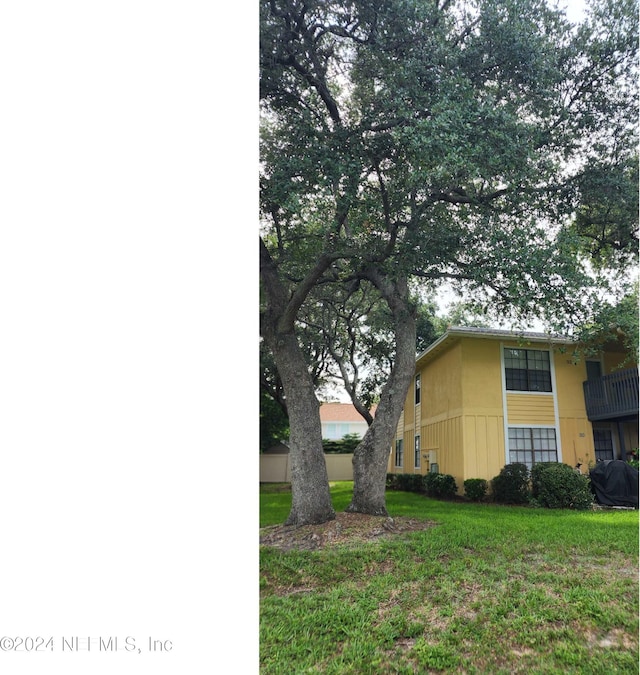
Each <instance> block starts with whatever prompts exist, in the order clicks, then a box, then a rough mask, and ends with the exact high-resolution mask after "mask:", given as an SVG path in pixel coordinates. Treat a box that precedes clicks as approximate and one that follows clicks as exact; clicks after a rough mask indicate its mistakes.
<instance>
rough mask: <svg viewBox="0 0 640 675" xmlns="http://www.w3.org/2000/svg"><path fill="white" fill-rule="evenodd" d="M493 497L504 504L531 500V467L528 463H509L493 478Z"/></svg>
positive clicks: (522, 502)
mask: <svg viewBox="0 0 640 675" xmlns="http://www.w3.org/2000/svg"><path fill="white" fill-rule="evenodd" d="M491 491H492V493H493V498H494V500H495V501H497V502H501V503H503V504H526V503H527V502H528V501H529V469H527V466H526V464H519V463H517V462H516V463H514V464H507V465H506V466H503V467H502V469H501V470H500V473H499V474H498V475H497V476H496V477H495V478H493V479H492V480H491Z"/></svg>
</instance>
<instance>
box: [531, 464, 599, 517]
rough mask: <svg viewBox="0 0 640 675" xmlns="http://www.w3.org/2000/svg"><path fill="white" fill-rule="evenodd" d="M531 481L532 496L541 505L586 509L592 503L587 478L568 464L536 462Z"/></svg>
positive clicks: (555, 507) (552, 507)
mask: <svg viewBox="0 0 640 675" xmlns="http://www.w3.org/2000/svg"><path fill="white" fill-rule="evenodd" d="M531 483H532V493H533V497H534V499H535V500H536V501H537V502H538V504H540V505H541V506H546V507H547V508H550V509H576V510H578V511H586V510H587V509H590V508H591V506H592V504H593V495H592V493H591V487H590V483H589V479H588V478H587V476H583V475H581V474H579V473H578V472H577V471H575V469H573V468H572V467H570V466H569V465H568V464H560V463H558V462H549V463H544V464H536V465H535V466H534V467H533V469H532V471H531Z"/></svg>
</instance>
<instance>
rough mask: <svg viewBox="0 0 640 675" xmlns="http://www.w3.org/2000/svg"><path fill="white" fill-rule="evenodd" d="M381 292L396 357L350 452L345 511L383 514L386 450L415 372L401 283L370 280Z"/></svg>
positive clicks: (412, 333)
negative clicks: (350, 484) (350, 474)
mask: <svg viewBox="0 0 640 675" xmlns="http://www.w3.org/2000/svg"><path fill="white" fill-rule="evenodd" d="M372 281H374V283H376V285H377V286H378V288H379V289H380V290H381V291H382V293H383V296H384V297H385V299H386V301H387V303H388V304H389V307H390V309H391V310H392V312H393V317H394V329H395V334H396V358H395V361H394V364H393V367H392V369H391V374H390V376H389V379H388V380H387V382H386V384H385V385H384V387H383V389H382V394H381V397H380V403H379V404H378V407H377V409H376V416H375V418H374V420H373V423H372V424H371V426H370V427H369V429H368V430H367V433H366V434H365V436H364V438H363V439H362V441H361V442H360V444H359V445H358V447H357V448H356V449H355V451H354V453H353V497H352V499H351V503H350V504H349V506H348V507H347V509H346V510H347V511H351V512H357V513H368V514H371V515H378V516H380V515H387V505H386V497H385V488H386V478H387V465H388V462H389V451H390V449H391V446H392V444H393V442H394V440H395V437H396V429H397V427H398V421H399V420H400V414H401V413H402V408H403V406H404V402H405V398H406V396H407V391H408V389H409V386H410V384H411V382H412V380H413V376H414V373H415V363H416V361H415V356H416V320H415V312H414V309H413V307H412V304H411V302H410V300H409V296H408V292H407V289H406V284H405V283H404V282H403V281H400V282H395V283H390V282H388V281H385V280H382V279H381V278H379V277H378V276H377V275H375V278H373V279H372Z"/></svg>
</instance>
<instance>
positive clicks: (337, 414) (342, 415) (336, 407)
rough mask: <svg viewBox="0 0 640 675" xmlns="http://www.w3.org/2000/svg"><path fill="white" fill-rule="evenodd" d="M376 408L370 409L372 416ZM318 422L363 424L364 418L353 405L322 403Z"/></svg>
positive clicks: (374, 406)
mask: <svg viewBox="0 0 640 675" xmlns="http://www.w3.org/2000/svg"><path fill="white" fill-rule="evenodd" d="M376 408H377V406H376V405H373V406H372V407H371V414H372V415H373V416H375V414H376ZM320 420H321V421H322V422H364V417H362V415H361V414H360V413H359V412H358V411H357V410H356V409H355V406H354V405H353V403H322V404H321V406H320Z"/></svg>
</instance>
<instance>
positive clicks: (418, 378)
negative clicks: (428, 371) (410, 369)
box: [415, 373, 420, 405]
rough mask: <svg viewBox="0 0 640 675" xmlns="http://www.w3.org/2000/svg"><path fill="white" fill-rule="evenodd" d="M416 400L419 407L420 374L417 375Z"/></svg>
mask: <svg viewBox="0 0 640 675" xmlns="http://www.w3.org/2000/svg"><path fill="white" fill-rule="evenodd" d="M415 399H416V405H418V403H420V373H418V374H417V375H416V387H415Z"/></svg>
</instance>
